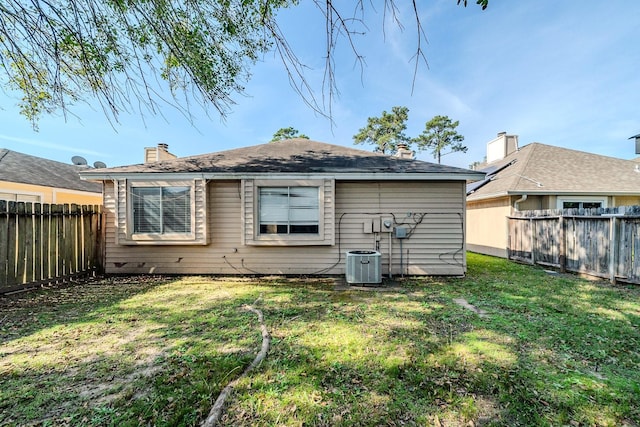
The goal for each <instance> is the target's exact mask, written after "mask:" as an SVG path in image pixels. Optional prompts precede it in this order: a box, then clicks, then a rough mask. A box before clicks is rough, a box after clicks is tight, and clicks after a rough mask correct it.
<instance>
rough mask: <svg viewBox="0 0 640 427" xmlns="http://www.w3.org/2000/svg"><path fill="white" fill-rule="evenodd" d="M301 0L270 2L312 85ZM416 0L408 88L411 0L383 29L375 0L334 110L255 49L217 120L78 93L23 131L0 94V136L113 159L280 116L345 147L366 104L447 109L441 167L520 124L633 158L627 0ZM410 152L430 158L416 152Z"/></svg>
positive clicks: (315, 31) (309, 12)
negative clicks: (460, 2) (128, 109)
mask: <svg viewBox="0 0 640 427" xmlns="http://www.w3.org/2000/svg"><path fill="white" fill-rule="evenodd" d="M302 3H303V5H301V6H298V7H295V8H292V9H291V10H287V11H284V12H281V13H280V14H279V19H280V24H281V26H282V28H283V30H284V32H285V34H287V36H288V37H289V40H290V41H291V42H292V45H293V47H294V49H295V51H296V52H297V54H298V56H299V57H300V59H301V60H302V61H303V62H304V63H305V64H306V65H308V66H309V67H310V69H309V73H308V78H309V81H310V82H311V83H312V84H313V85H314V86H315V88H316V90H317V95H318V96H320V97H321V95H322V94H321V93H320V90H321V82H322V76H323V72H324V69H323V66H324V59H323V52H324V49H325V46H324V41H325V37H324V27H323V25H324V22H323V20H322V17H321V15H320V14H319V13H318V11H317V9H316V8H315V6H314V5H313V2H311V1H310V0H306V1H305V0H303V1H302ZM365 3H367V2H365ZM398 3H399V4H402V5H404V4H405V3H409V2H404V1H398ZM421 3H422V4H424V5H425V6H422V10H421V15H422V16H421V17H422V23H423V26H424V28H425V31H426V35H427V38H428V44H427V45H426V46H423V47H424V49H425V54H426V57H427V61H428V67H427V66H426V65H425V64H424V63H421V64H420V66H419V69H418V73H417V75H416V79H415V86H414V87H413V91H412V81H413V77H414V65H415V64H414V63H413V62H412V57H413V55H414V53H415V48H416V35H415V29H414V27H413V26H412V16H411V13H412V10H410V9H409V8H407V9H406V10H401V11H400V12H401V15H402V17H403V18H404V20H405V28H404V30H403V31H401V30H399V29H398V28H397V27H395V26H394V25H393V24H391V23H387V24H386V25H385V26H384V31H383V25H382V24H383V15H382V11H381V10H380V11H378V14H374V13H368V14H367V16H366V23H367V28H366V32H367V34H366V35H364V36H361V37H357V38H356V40H355V41H356V43H357V49H358V52H359V53H360V54H361V55H363V56H364V58H365V62H366V65H365V67H364V69H363V70H361V69H360V68H359V67H358V66H357V65H355V60H354V57H353V54H352V53H351V52H350V51H349V49H348V48H347V45H346V41H344V40H342V41H341V42H340V44H339V49H338V51H337V53H336V59H337V69H336V72H337V75H336V78H337V85H338V90H339V91H340V94H339V97H338V98H337V99H335V100H334V103H333V107H332V110H333V123H331V122H330V121H329V120H327V119H326V118H323V117H321V116H319V115H317V114H315V113H314V112H313V111H312V110H310V109H309V108H308V107H307V106H305V104H304V103H303V101H302V100H301V99H300V98H299V96H298V95H297V94H296V93H295V92H294V91H293V90H292V89H291V87H290V85H289V82H288V80H287V75H286V73H285V71H284V68H283V66H282V65H281V63H280V60H279V59H278V58H276V57H275V56H274V55H272V54H268V55H266V56H265V57H264V59H263V60H262V61H260V62H259V63H257V64H256V65H255V66H254V67H253V69H252V73H253V76H252V78H251V80H250V81H249V83H248V84H247V85H246V96H240V95H238V96H235V100H236V102H237V104H236V105H235V106H234V108H233V111H232V112H231V113H230V115H229V116H228V117H227V118H226V120H222V119H221V118H220V117H219V116H217V115H216V112H215V111H214V110H213V109H210V111H209V114H208V115H207V114H206V112H205V111H202V110H200V109H198V108H196V107H194V108H193V110H192V113H193V115H194V116H195V121H194V123H193V124H192V123H190V122H189V120H187V119H186V118H185V117H183V116H182V115H181V114H180V113H178V112H177V111H175V110H173V109H172V108H171V107H169V106H167V107H166V108H164V109H163V110H162V115H161V116H155V117H154V116H149V115H146V116H145V117H144V119H142V118H141V117H140V116H139V115H123V116H121V117H120V123H119V124H115V125H112V124H110V123H109V122H108V121H107V119H106V118H105V117H104V115H103V114H102V113H101V110H100V108H99V106H98V107H91V101H90V102H89V105H84V104H78V105H77V106H76V107H74V108H73V109H72V111H73V112H74V114H76V115H77V116H79V119H78V118H76V117H73V116H69V117H68V118H67V119H66V120H65V119H64V118H63V117H61V116H44V117H43V118H42V119H41V120H40V123H39V131H38V132H35V131H33V129H32V128H31V125H30V123H29V122H28V121H27V120H26V119H24V118H22V116H20V115H19V114H18V110H17V108H16V105H15V104H16V102H17V101H16V99H15V98H11V96H10V95H11V94H3V95H2V97H1V98H0V147H4V148H8V149H11V150H15V151H20V152H23V153H27V154H32V155H36V156H41V157H45V158H49V159H53V160H58V161H62V162H67V163H69V162H70V159H71V157H72V156H74V155H80V156H83V157H85V158H86V159H87V160H88V162H89V164H92V163H93V162H95V161H102V162H105V163H106V164H107V165H108V166H120V165H126V164H134V163H140V162H142V160H143V148H144V147H149V146H155V145H156V144H157V143H159V142H164V143H167V144H169V146H170V148H169V149H170V151H171V152H173V153H174V154H176V155H178V156H189V155H195V154H202V153H208V152H214V151H220V150H226V149H231V148H237V147H243V146H249V145H255V144H260V143H265V142H268V141H269V140H270V139H271V136H272V135H273V133H274V132H275V131H276V130H278V129H279V128H282V127H288V126H293V127H294V128H296V129H298V130H299V131H300V132H302V133H305V134H306V135H309V136H310V137H311V138H312V139H314V140H317V141H323V142H328V143H332V144H338V145H345V146H353V139H352V137H353V135H354V134H356V133H357V132H358V129H360V128H361V127H363V126H364V125H365V124H366V121H367V118H368V117H371V116H379V115H380V114H381V113H382V111H383V110H386V111H390V110H391V108H392V107H393V106H396V105H397V106H406V107H408V108H409V121H408V129H407V134H408V135H409V136H417V135H418V134H419V133H420V132H422V130H423V128H424V124H425V123H426V122H427V121H428V120H429V119H431V118H432V117H433V116H435V115H447V116H449V117H450V118H451V119H453V120H459V121H460V125H459V127H458V132H459V133H460V134H462V135H463V136H464V137H465V144H466V145H467V146H468V148H469V151H468V152H467V153H466V154H462V153H455V154H450V155H447V156H444V157H443V158H442V163H444V164H449V165H453V166H459V167H468V166H469V164H471V163H472V162H474V161H476V160H482V159H483V157H484V155H485V151H486V143H487V142H488V141H490V140H491V139H493V138H494V137H495V136H496V134H497V133H498V132H501V131H506V132H508V133H509V134H516V135H519V141H520V146H523V145H525V144H528V143H531V142H542V143H545V144H550V145H555V146H560V147H566V148H573V149H577V150H583V151H588V152H592V153H597V154H602V155H606V156H613V157H619V158H625V159H631V158H634V157H637V156H636V155H635V149H634V148H635V147H634V143H633V141H630V140H628V138H629V137H630V136H632V135H635V134H638V133H640V97H639V95H640V67H639V65H640V43H639V42H638V40H639V37H640V2H638V1H632V0H608V1H606V2H604V1H595V0H586V1H580V2H577V1H558V0H520V1H513V0H490V2H489V8H488V9H487V10H485V11H482V10H481V9H480V8H479V7H478V6H476V5H475V4H473V3H475V2H474V1H473V0H470V1H469V3H470V4H469V6H468V7H467V8H463V7H461V6H456V1H455V0H429V1H423V2H421ZM407 6H408V5H407ZM403 7H404V6H403ZM358 147H360V148H363V149H367V150H371V149H372V147H370V146H358ZM418 158H419V159H422V160H426V161H434V160H433V157H432V156H431V155H430V154H429V153H426V152H425V153H419V154H418Z"/></svg>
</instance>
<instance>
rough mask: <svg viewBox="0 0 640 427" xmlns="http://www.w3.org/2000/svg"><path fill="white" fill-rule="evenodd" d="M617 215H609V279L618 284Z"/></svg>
mask: <svg viewBox="0 0 640 427" xmlns="http://www.w3.org/2000/svg"><path fill="white" fill-rule="evenodd" d="M617 219H618V218H617V217H616V215H611V217H609V281H610V282H611V284H612V285H615V284H616V253H617V252H618V240H619V239H618V237H617V236H616V234H617V233H616V228H617V227H616V225H617Z"/></svg>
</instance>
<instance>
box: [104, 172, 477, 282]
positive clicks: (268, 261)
mask: <svg viewBox="0 0 640 427" xmlns="http://www.w3.org/2000/svg"><path fill="white" fill-rule="evenodd" d="M327 181H328V182H327ZM324 185H325V192H326V193H331V194H333V197H328V198H327V200H325V204H331V205H333V206H332V209H333V211H334V212H335V214H333V215H331V216H330V217H327V216H326V211H327V210H326V209H325V230H326V229H327V228H333V229H334V233H333V239H334V240H335V243H334V244H333V245H318V246H294V247H290V246H255V245H247V244H245V240H246V233H247V227H243V224H242V221H241V219H242V218H243V217H245V218H246V217H251V218H252V215H253V213H252V212H253V209H250V210H248V211H247V207H246V204H243V203H242V202H243V197H246V194H247V191H249V190H248V188H247V187H248V185H247V184H246V183H245V185H242V183H241V181H239V180H233V181H231V180H230V181H210V182H209V183H208V185H207V188H206V191H205V192H203V194H206V197H207V209H208V213H207V229H208V237H209V244H208V245H205V246H198V245H192V246H189V245H186V246H153V245H146V246H128V245H118V244H117V242H116V239H115V225H116V223H115V220H114V218H113V217H114V213H115V211H116V208H117V204H116V200H115V197H114V186H113V184H112V183H109V184H108V185H107V186H106V187H105V211H106V212H107V215H108V219H107V239H106V246H107V247H106V251H107V262H106V270H107V273H110V274H114V273H120V274H131V273H156V274H222V275H227V274H322V275H325V274H336V275H343V274H344V268H345V252H346V251H348V250H372V249H376V248H379V250H380V252H381V253H382V259H383V265H382V272H383V274H385V275H386V274H388V262H389V261H388V260H389V250H388V247H389V234H388V233H380V234H378V235H376V234H373V233H369V234H367V233H365V232H364V227H363V224H364V223H365V222H366V221H369V220H372V219H373V220H376V221H380V218H383V217H389V218H391V217H392V216H391V214H393V215H395V216H396V220H397V221H398V222H403V221H412V220H411V219H407V217H406V214H407V212H412V213H426V216H425V217H424V219H423V221H422V223H421V224H419V225H417V226H416V230H415V232H414V235H413V236H412V237H410V238H409V239H406V240H405V241H403V249H404V254H403V258H404V259H403V261H404V263H405V265H404V269H403V270H404V272H405V273H408V274H453V275H459V274H463V273H464V271H465V257H464V251H463V250H462V248H463V244H464V242H463V232H462V228H463V223H462V215H463V214H464V210H463V209H464V206H463V200H464V198H463V197H464V193H463V192H464V183H462V182H387V183H377V182H335V186H334V183H333V181H331V180H325V183H324ZM327 185H330V188H331V189H332V191H326V190H327V188H326V186H327ZM120 209H122V207H120ZM251 224H253V221H249V224H247V226H250V225H251ZM376 236H378V239H376ZM377 241H379V243H376V242H377ZM392 245H393V256H392V259H393V271H392V272H393V274H394V275H398V274H400V273H402V271H401V269H400V244H399V241H398V240H397V239H395V238H393V239H392ZM407 253H408V255H407ZM407 256H408V259H407Z"/></svg>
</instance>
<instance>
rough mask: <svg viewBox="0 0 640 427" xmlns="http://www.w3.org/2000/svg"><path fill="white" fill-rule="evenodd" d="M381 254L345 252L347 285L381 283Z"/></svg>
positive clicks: (374, 252)
mask: <svg viewBox="0 0 640 427" xmlns="http://www.w3.org/2000/svg"><path fill="white" fill-rule="evenodd" d="M381 264H382V254H381V253H380V252H377V251H348V252H347V266H346V267H347V268H346V276H347V283H361V284H377V283H382V266H381Z"/></svg>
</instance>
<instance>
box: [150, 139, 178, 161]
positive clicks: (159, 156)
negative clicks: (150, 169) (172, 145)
mask: <svg viewBox="0 0 640 427" xmlns="http://www.w3.org/2000/svg"><path fill="white" fill-rule="evenodd" d="M176 157H178V156H176V155H175V154H172V153H170V152H169V144H165V143H164V142H161V143H159V144H158V146H157V147H145V149H144V162H145V163H153V162H159V161H161V160H170V159H175V158H176Z"/></svg>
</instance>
